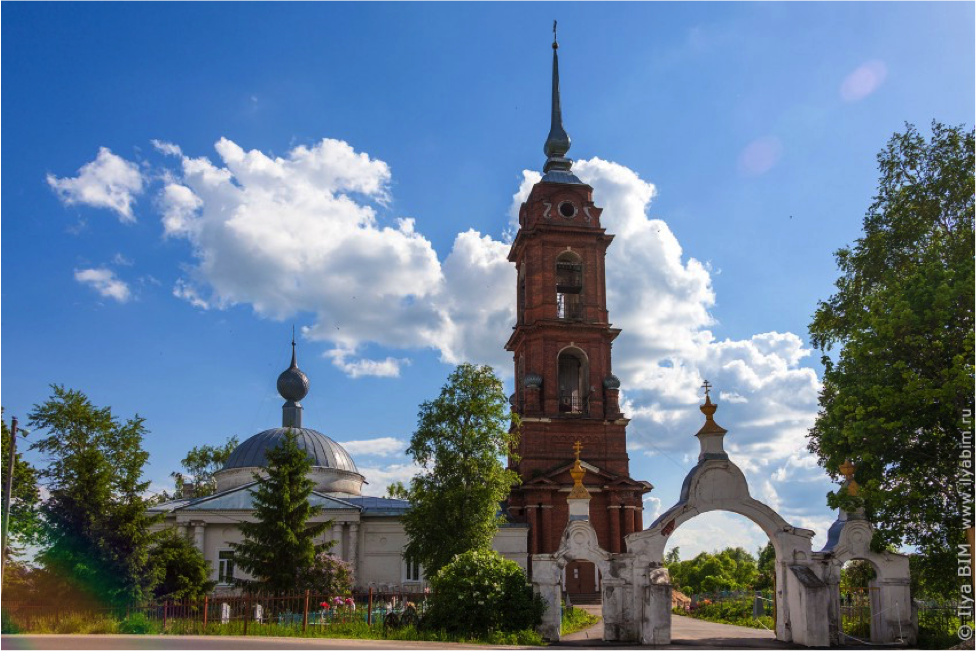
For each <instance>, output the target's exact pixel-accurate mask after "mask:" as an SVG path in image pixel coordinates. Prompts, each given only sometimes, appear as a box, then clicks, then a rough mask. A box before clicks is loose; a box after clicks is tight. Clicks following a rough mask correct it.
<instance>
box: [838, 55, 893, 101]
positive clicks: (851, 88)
mask: <svg viewBox="0 0 976 651" xmlns="http://www.w3.org/2000/svg"><path fill="white" fill-rule="evenodd" d="M887 76H888V66H886V65H885V64H884V61H879V60H877V59H876V60H873V61H868V62H867V63H864V64H863V65H860V66H858V67H857V68H855V69H854V70H853V71H852V72H851V73H850V74H849V75H847V76H846V77H845V78H844V81H843V83H841V85H840V96H841V99H843V100H844V101H845V102H857V101H860V100H862V99H864V98H865V97H867V96H868V95H870V94H871V93H873V92H874V91H876V90H878V88H879V87H880V86H881V84H882V83H884V80H885V78H886V77H887Z"/></svg>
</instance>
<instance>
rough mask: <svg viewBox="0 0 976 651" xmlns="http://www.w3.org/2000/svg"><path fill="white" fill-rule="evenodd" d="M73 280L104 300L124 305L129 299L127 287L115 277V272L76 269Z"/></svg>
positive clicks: (99, 269) (129, 293) (102, 268)
mask: <svg viewBox="0 0 976 651" xmlns="http://www.w3.org/2000/svg"><path fill="white" fill-rule="evenodd" d="M75 280H77V281H78V282H79V283H81V284H83V285H88V286H89V287H91V288H92V289H94V290H95V291H96V292H98V293H99V294H101V295H102V296H105V297H106V298H113V299H115V300H116V301H118V302H119V303H125V302H126V301H128V300H129V298H130V297H131V295H132V294H131V292H130V291H129V286H128V285H127V284H126V283H125V281H123V280H120V279H119V278H117V277H116V276H115V272H114V271H112V270H111V269H106V268H104V267H101V268H98V269H76V270H75Z"/></svg>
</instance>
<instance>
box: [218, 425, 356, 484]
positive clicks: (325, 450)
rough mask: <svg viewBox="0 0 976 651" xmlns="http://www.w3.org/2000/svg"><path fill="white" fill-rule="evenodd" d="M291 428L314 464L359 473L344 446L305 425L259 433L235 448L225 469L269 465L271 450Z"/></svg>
mask: <svg viewBox="0 0 976 651" xmlns="http://www.w3.org/2000/svg"><path fill="white" fill-rule="evenodd" d="M289 429H291V430H292V431H293V432H295V434H297V435H298V439H297V441H296V442H297V443H298V447H300V448H302V449H303V450H305V453H306V454H307V455H308V459H309V461H311V462H312V466H314V467H319V468H333V469H335V470H345V471H347V472H354V473H357V474H358V473H359V469H358V468H356V463H355V462H354V461H353V460H352V457H351V456H349V453H348V452H346V450H345V449H344V448H343V447H342V446H341V445H339V444H338V443H336V442H335V441H333V440H332V439H330V438H329V437H328V436H326V435H325V434H322V433H321V432H317V431H315V430H314V429H308V428H305V427H291V428H288V427H275V428H273V429H268V430H265V431H263V432H260V433H258V434H255V435H254V436H252V437H251V438H249V439H247V440H246V441H244V442H243V443H241V444H240V445H238V446H237V447H236V448H234V451H233V452H232V453H231V455H230V457H229V458H228V459H227V462H226V463H225V464H224V468H223V469H224V470H231V469H232V468H263V467H265V466H266V465H267V463H268V462H267V458H266V453H267V451H268V450H273V449H275V448H276V447H278V446H279V445H281V442H282V441H283V440H284V438H285V432H287V431H288V430H289Z"/></svg>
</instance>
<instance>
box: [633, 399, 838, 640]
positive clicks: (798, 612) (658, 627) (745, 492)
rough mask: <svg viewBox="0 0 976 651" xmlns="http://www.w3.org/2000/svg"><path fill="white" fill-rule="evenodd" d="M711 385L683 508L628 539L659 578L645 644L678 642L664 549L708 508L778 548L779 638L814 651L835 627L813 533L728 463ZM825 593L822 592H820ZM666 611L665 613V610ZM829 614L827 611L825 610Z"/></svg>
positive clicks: (650, 586) (644, 630)
mask: <svg viewBox="0 0 976 651" xmlns="http://www.w3.org/2000/svg"><path fill="white" fill-rule="evenodd" d="M708 388H709V387H708V383H707V382H706V391H705V404H704V405H702V406H701V411H702V413H703V414H705V424H704V425H703V426H702V428H701V429H700V430H699V431H698V433H697V434H696V435H695V436H697V437H698V440H699V442H700V445H701V453H700V454H699V455H698V465H696V466H695V467H694V468H692V469H691V472H689V473H688V476H687V477H685V480H684V482H683V483H682V485H681V496H680V498H679V499H678V502H677V504H675V505H674V506H672V507H671V508H669V509H668V510H667V511H665V512H664V513H662V514H661V516H660V517H659V518H658V519H657V520H655V521H654V523H653V524H651V526H650V527H649V528H648V529H646V530H645V531H641V532H638V533H634V534H631V535H630V536H627V539H626V540H627V551H628V552H629V553H630V554H632V555H633V556H634V557H635V561H636V562H637V563H638V564H639V565H641V566H644V567H647V568H648V573H649V575H650V574H655V581H650V580H649V581H648V591H649V594H648V599H647V601H648V602H649V604H656V603H657V602H658V601H660V602H661V603H660V604H659V605H658V606H657V607H654V606H653V605H652V606H651V607H646V608H645V612H646V613H647V616H646V617H644V618H643V621H642V634H641V641H642V642H644V643H647V644H668V643H670V641H671V612H670V611H671V594H670V593H671V585H670V577H668V575H667V571H666V570H664V569H663V568H664V548H665V546H666V545H667V542H668V538H669V537H670V536H671V534H673V533H674V532H675V530H677V528H678V527H680V526H681V525H682V524H684V523H685V522H687V521H688V520H691V519H692V518H694V517H696V516H698V515H701V514H702V513H708V512H709V511H729V512H731V513H738V514H739V515H742V516H745V517H746V518H748V519H749V520H751V521H753V522H754V523H756V524H757V525H758V526H759V528H760V529H762V530H763V532H765V534H766V535H767V536H768V537H769V540H770V542H771V543H772V545H773V549H774V550H775V551H776V592H775V595H774V599H775V600H776V639H778V640H783V641H787V642H795V643H797V644H804V645H807V646H826V645H827V644H828V643H829V635H828V629H827V628H826V627H825V626H824V625H823V623H824V622H825V621H826V619H827V614H828V613H827V609H826V606H827V600H826V599H825V596H826V590H827V585H826V584H825V583H824V582H823V581H822V580H821V579H820V578H819V577H818V574H819V573H818V572H817V571H815V568H814V567H813V564H812V552H811V540H812V538H813V535H814V532H813V531H810V530H809V529H801V528H799V527H794V526H792V525H791V524H789V523H788V522H787V521H786V520H784V519H783V518H782V517H781V516H780V515H779V514H778V513H776V512H775V511H773V510H772V509H771V508H769V507H768V506H766V505H765V504H763V503H762V502H760V501H758V500H756V499H754V498H753V497H752V496H751V495H750V494H749V485H748V483H747V482H746V478H745V475H743V474H742V471H741V470H740V469H739V468H738V466H736V465H735V464H734V463H732V461H731V460H730V459H729V456H728V454H726V452H725V448H724V438H725V434H726V433H727V430H726V429H724V428H723V427H721V426H720V425H719V424H718V423H716V422H715V418H714V416H715V411H716V410H717V409H718V406H717V405H715V404H714V403H712V400H711V397H710V396H709V394H708ZM821 593H822V594H821ZM665 606H666V608H665ZM821 610H822V611H823V612H820V611H821Z"/></svg>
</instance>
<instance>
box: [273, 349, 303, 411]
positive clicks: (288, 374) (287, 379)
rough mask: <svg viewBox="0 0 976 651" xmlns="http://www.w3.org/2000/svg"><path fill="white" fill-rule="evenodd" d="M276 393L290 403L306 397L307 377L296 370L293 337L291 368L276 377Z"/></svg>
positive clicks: (296, 359) (296, 361)
mask: <svg viewBox="0 0 976 651" xmlns="http://www.w3.org/2000/svg"><path fill="white" fill-rule="evenodd" d="M278 393H280V394H281V397H282V398H284V399H285V400H290V401H292V402H298V401H299V400H301V399H302V398H304V397H305V396H307V395H308V376H306V375H305V374H304V373H302V371H301V369H299V368H298V358H297V356H296V354H295V338H294V337H292V340H291V366H289V367H288V368H287V369H286V370H285V371H284V372H283V373H282V374H281V375H279V376H278Z"/></svg>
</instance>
